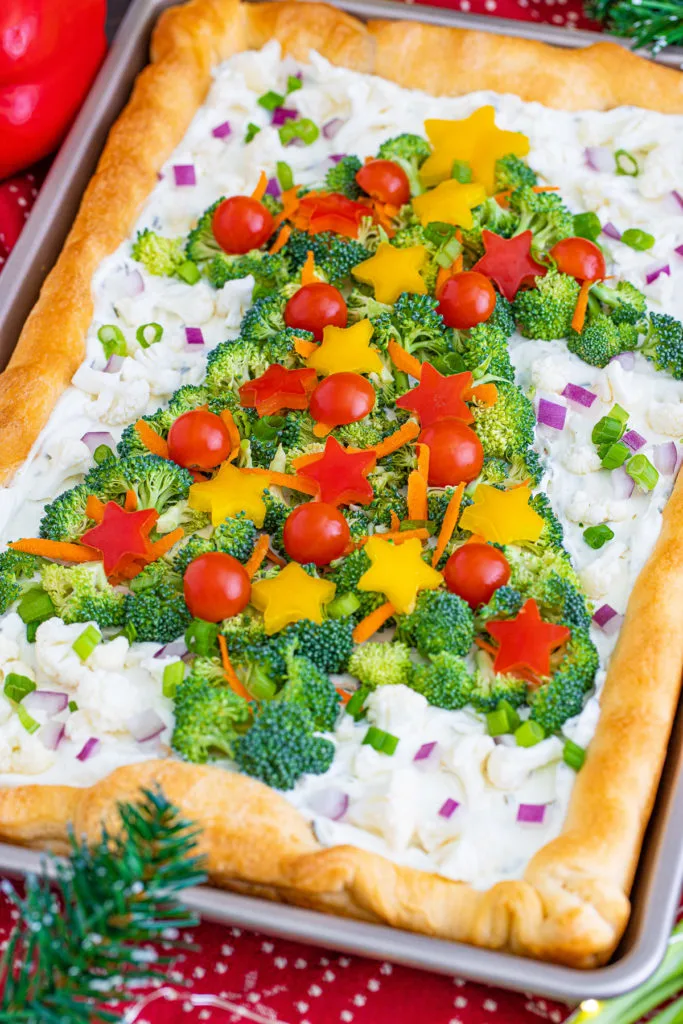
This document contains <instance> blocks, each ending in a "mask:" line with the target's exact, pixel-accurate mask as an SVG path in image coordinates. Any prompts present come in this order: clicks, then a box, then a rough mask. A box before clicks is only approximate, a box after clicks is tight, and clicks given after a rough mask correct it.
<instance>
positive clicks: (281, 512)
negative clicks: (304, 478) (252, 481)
mask: <svg viewBox="0 0 683 1024" xmlns="http://www.w3.org/2000/svg"><path fill="white" fill-rule="evenodd" d="M263 504H264V505H265V506H266V514H265V517H264V520H263V532H264V533H267V534H268V535H269V537H270V543H271V544H272V546H273V548H274V549H275V551H277V552H279V553H280V554H283V553H284V544H283V542H282V531H283V529H284V526H285V522H286V520H287V517H288V515H289V513H290V512H291V511H292V510H291V508H290V507H289V505H287V504H285V502H284V501H282V499H281V498H278V497H276V496H275V495H274V494H273V492H272V491H268V490H266V491H264V492H263Z"/></svg>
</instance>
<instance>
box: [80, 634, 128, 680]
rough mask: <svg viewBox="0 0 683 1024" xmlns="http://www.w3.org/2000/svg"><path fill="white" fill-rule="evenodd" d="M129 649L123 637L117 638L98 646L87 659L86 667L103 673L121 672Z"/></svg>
mask: <svg viewBox="0 0 683 1024" xmlns="http://www.w3.org/2000/svg"><path fill="white" fill-rule="evenodd" d="M129 647H130V644H129V643H128V641H127V640H126V638H125V636H117V637H115V638H114V639H113V640H110V641H109V642H108V643H106V644H98V645H97V647H96V648H95V650H94V651H93V652H92V654H91V655H90V657H89V658H88V667H89V668H92V669H94V670H97V669H101V670H102V671H103V672H122V671H123V669H124V668H125V665H126V657H127V655H128V648H129Z"/></svg>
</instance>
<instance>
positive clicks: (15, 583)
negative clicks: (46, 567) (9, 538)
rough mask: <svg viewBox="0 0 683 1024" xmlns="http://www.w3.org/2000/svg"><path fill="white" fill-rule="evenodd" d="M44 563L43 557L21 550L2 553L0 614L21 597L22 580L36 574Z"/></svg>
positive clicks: (0, 559)
mask: <svg viewBox="0 0 683 1024" xmlns="http://www.w3.org/2000/svg"><path fill="white" fill-rule="evenodd" d="M43 564H44V563H43V560H42V558H38V557H36V555H25V554H23V553H22V552H20V551H12V550H11V549H10V550H8V551H3V552H2V554H0V615H2V614H4V613H5V612H6V611H7V609H8V608H9V607H10V605H12V604H14V602H15V601H16V600H17V599H18V598H19V597H21V593H22V590H23V586H22V584H21V582H20V581H21V580H24V579H30V578H31V577H32V576H35V574H36V573H37V572H38V571H39V570H40V568H41V566H42V565H43Z"/></svg>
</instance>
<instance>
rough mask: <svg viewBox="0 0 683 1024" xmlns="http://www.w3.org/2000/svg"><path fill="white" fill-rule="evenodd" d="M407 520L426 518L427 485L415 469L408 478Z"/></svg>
mask: <svg viewBox="0 0 683 1024" xmlns="http://www.w3.org/2000/svg"><path fill="white" fill-rule="evenodd" d="M408 518H409V519H426V518H427V484H426V482H425V478H424V477H423V476H422V474H421V473H419V472H418V471H417V470H416V469H414V470H413V472H412V473H410V475H409V476H408Z"/></svg>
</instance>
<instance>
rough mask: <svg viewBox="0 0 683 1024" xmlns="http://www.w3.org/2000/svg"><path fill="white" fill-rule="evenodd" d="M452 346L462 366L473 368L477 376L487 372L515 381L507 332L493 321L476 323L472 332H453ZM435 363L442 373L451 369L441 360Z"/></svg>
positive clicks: (467, 368)
mask: <svg viewBox="0 0 683 1024" xmlns="http://www.w3.org/2000/svg"><path fill="white" fill-rule="evenodd" d="M453 345H454V348H455V351H456V352H457V354H458V355H459V356H460V359H461V361H462V367H461V369H463V370H471V371H472V373H473V374H474V376H475V377H481V376H482V375H483V374H485V373H486V374H493V375H494V376H495V377H503V378H504V379H505V380H509V381H514V379H515V369H514V366H513V365H512V360H511V359H510V351H509V349H508V345H507V335H506V334H505V333H504V332H503V331H501V330H500V329H499V328H498V327H496V326H495V325H494V324H492V323H491V322H490V321H487V322H486V323H483V324H477V326H476V327H473V328H471V330H469V331H453ZM434 365H435V366H436V368H437V369H439V370H442V372H443V371H444V370H446V372H448V370H447V368H446V367H443V368H442V367H441V366H440V365H439V361H438V360H437V361H436V362H435V364H434Z"/></svg>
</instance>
